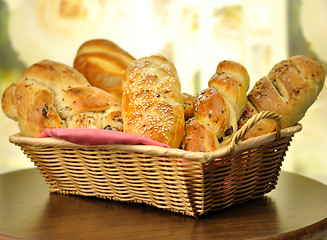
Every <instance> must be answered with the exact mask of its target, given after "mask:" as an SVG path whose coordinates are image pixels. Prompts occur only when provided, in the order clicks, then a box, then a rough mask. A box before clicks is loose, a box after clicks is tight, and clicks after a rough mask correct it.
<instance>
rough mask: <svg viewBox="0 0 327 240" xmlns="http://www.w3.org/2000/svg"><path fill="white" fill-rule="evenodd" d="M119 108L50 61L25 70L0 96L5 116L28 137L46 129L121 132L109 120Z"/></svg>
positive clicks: (117, 101)
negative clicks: (105, 129) (106, 128)
mask: <svg viewBox="0 0 327 240" xmlns="http://www.w3.org/2000/svg"><path fill="white" fill-rule="evenodd" d="M120 106H121V101H120V99H119V98H117V97H115V96H114V95H112V94H110V93H107V92H106V91H104V90H101V89H99V88H96V87H93V86H91V85H90V84H89V83H88V81H87V80H86V79H85V77H84V76H83V75H82V74H81V73H79V72H78V71H77V70H75V69H74V68H71V67H69V66H67V65H64V64H61V63H58V62H54V61H50V60H43V61H41V62H38V63H35V64H33V65H32V66H30V67H29V68H27V69H26V71H25V72H24V74H23V76H22V77H21V79H20V80H18V81H17V82H16V83H14V84H12V85H10V86H9V87H8V88H7V89H6V90H5V92H4V94H3V96H2V109H3V111H4V113H5V114H6V115H7V116H8V117H9V118H12V119H14V120H16V121H18V125H19V128H20V131H21V133H22V134H23V135H24V136H29V137H37V136H38V135H39V134H40V133H41V132H42V131H43V130H44V129H45V128H62V127H71V128H76V127H86V128H105V127H106V125H108V124H110V123H111V124H112V125H117V124H120V127H119V129H120V130H121V131H122V127H123V126H122V122H121V120H117V119H115V118H113V116H112V110H113V109H114V110H119V111H120ZM96 115H98V116H96ZM108 118H109V119H108ZM105 124H106V125H105Z"/></svg>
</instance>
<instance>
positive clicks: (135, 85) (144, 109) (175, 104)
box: [122, 55, 185, 148]
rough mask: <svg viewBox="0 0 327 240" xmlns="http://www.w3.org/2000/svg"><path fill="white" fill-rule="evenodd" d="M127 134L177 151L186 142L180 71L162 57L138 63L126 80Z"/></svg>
mask: <svg viewBox="0 0 327 240" xmlns="http://www.w3.org/2000/svg"><path fill="white" fill-rule="evenodd" d="M122 118H123V123H124V132H128V133H133V134H136V135H140V136H144V137H148V138H151V139H153V140H156V141H159V142H162V143H165V144H167V145H169V146H170V147H173V148H179V147H180V145H181V142H182V139H183V133H184V127H185V121H184V110H183V96H182V93H181V86H180V81H179V78H178V75H177V72H176V69H175V67H174V65H173V64H172V63H170V62H169V61H168V60H167V59H166V58H164V57H162V56H157V55H153V56H149V57H144V58H141V59H138V60H136V61H134V62H133V63H132V64H131V65H130V66H129V67H128V68H127V70H126V72H125V74H124V77H123V98H122Z"/></svg>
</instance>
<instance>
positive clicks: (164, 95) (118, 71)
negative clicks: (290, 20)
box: [2, 39, 325, 152]
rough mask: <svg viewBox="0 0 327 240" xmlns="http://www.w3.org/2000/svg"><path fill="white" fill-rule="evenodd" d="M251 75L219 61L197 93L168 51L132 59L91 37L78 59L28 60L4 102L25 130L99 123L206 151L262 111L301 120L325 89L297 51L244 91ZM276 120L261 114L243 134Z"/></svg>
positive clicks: (286, 121) (316, 66)
mask: <svg viewBox="0 0 327 240" xmlns="http://www.w3.org/2000/svg"><path fill="white" fill-rule="evenodd" d="M249 80H250V79H249V75H248V72H247V70H246V68H245V67H244V66H242V65H241V64H240V63H237V62H235V61H221V62H220V63H219V64H218V66H217V68H216V72H215V74H214V75H213V76H212V77H211V78H210V79H209V81H208V87H207V88H206V89H203V90H201V91H200V92H199V93H198V94H196V96H193V95H191V94H188V93H182V92H181V83H180V80H179V77H178V73H177V71H176V69H175V67H174V65H173V64H172V63H171V62H169V61H168V60H167V59H166V58H165V57H163V56H158V55H152V56H148V57H143V58H139V59H135V58H134V57H132V56H131V55H130V54H129V53H128V52H126V51H124V50H123V49H121V48H120V47H119V46H118V45H116V44H115V43H113V42H111V41H109V40H105V39H94V40H90V41H87V42H85V43H84V44H83V45H82V46H80V48H79V49H78V51H77V54H76V58H75V59H74V63H73V67H70V66H68V65H65V64H62V63H59V62H55V61H51V60H42V61H40V62H37V63H35V64H33V65H31V66H30V67H28V68H27V69H26V71H25V72H24V73H23V75H22V77H21V78H20V79H19V80H18V81H17V82H15V83H12V84H11V85H10V86H8V87H7V89H6V90H5V91H4V93H3V96H2V109H3V112H4V113H5V114H6V115H7V116H8V117H9V118H11V119H13V120H15V121H17V122H18V126H19V128H20V131H21V133H22V135H24V136H28V137H37V136H38V135H39V134H40V133H41V132H42V131H43V130H44V129H45V128H99V129H108V130H115V131H124V132H128V133H133V134H137V135H141V136H144V137H148V138H151V139H154V140H157V141H159V142H162V143H165V144H167V145H169V146H171V147H173V148H182V149H184V150H187V151H197V152H198V151H200V152H209V151H214V150H216V149H218V148H220V147H223V146H225V145H227V144H228V143H229V142H230V140H231V138H232V136H233V135H234V134H235V132H236V131H237V130H238V129H239V128H241V127H242V126H243V125H244V124H245V123H246V122H247V121H248V120H249V119H250V118H251V117H252V116H254V115H255V114H257V113H259V112H261V111H270V112H275V113H278V114H280V115H281V117H282V118H281V123H282V128H286V127H289V126H292V125H295V124H296V123H298V122H299V121H300V120H301V119H302V118H303V117H304V115H305V113H306V111H307V109H308V108H309V107H310V106H311V105H312V104H313V103H314V101H315V100H316V98H317V96H318V95H319V93H320V91H321V90H322V88H323V85H324V80H325V70H324V68H323V67H322V66H321V64H320V63H319V62H318V61H317V60H315V59H312V58H309V57H306V56H293V57H290V58H289V59H286V60H283V61H281V62H279V63H277V64H276V65H275V66H274V67H273V68H272V69H271V70H270V71H269V73H268V74H267V76H264V77H263V78H261V79H260V80H259V81H257V82H256V83H255V85H254V87H253V88H252V90H251V91H250V92H249V93H248V94H247V91H248V88H249ZM275 128H276V126H275V122H274V121H273V120H269V119H262V120H260V121H259V122H258V123H256V124H255V126H254V127H252V128H251V129H250V131H249V132H248V133H247V134H246V136H245V137H244V139H249V138H252V137H256V136H259V135H262V134H266V133H271V132H273V131H275Z"/></svg>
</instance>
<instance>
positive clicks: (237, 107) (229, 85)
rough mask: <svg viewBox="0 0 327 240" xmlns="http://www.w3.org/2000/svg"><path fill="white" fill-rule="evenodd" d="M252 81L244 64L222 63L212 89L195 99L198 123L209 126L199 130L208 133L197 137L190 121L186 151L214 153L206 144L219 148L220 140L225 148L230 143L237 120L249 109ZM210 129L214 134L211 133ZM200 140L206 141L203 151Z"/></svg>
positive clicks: (210, 85) (199, 134) (195, 112)
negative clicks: (248, 92) (247, 107)
mask: <svg viewBox="0 0 327 240" xmlns="http://www.w3.org/2000/svg"><path fill="white" fill-rule="evenodd" d="M249 81H250V79H249V75H248V73H247V70H246V69H245V68H244V67H243V66H242V65H241V64H240V63H237V62H234V61H227V60H226V61H222V62H219V64H218V66H217V69H216V73H215V74H214V75H213V76H212V77H211V78H210V80H209V82H208V86H209V88H206V89H204V90H203V91H201V92H200V93H199V94H198V95H197V97H196V98H195V100H194V120H196V121H198V122H199V123H201V124H202V125H204V126H205V128H204V127H197V131H204V132H203V133H200V132H199V133H197V135H196V134H194V133H193V132H192V131H193V130H194V127H188V126H187V125H188V124H190V123H192V124H194V123H193V122H188V123H187V124H186V132H185V137H184V142H187V144H184V145H183V147H184V149H185V150H190V151H203V150H206V151H207V150H210V151H212V149H211V148H210V147H203V146H202V145H204V146H216V147H217V145H215V144H212V143H213V142H215V141H218V142H219V146H218V147H221V146H224V145H227V144H228V143H229V142H230V140H231V138H232V136H233V134H234V133H235V132H236V130H237V121H238V119H239V118H240V116H241V115H242V113H243V111H244V109H245V107H246V102H247V95H246V90H247V89H248V87H249ZM198 125H199V124H198ZM209 130H210V131H211V132H212V133H213V134H209V133H208V131H209ZM188 131H191V132H188ZM191 136H192V137H191ZM196 136H198V137H199V139H197V138H196ZM204 136H205V137H204ZM210 137H211V138H214V139H210ZM186 139H187V140H186ZM199 141H206V142H203V143H201V145H198V146H199V148H198V149H196V146H197V143H198V142H199Z"/></svg>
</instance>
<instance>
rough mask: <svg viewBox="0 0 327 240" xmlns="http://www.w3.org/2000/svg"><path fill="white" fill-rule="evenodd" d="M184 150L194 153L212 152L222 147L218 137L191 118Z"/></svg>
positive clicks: (183, 145) (186, 129)
mask: <svg viewBox="0 0 327 240" xmlns="http://www.w3.org/2000/svg"><path fill="white" fill-rule="evenodd" d="M185 132H186V133H187V135H186V136H185V137H184V139H183V143H182V148H183V149H185V150H187V151H193V152H211V151H214V150H216V149H218V148H219V147H220V144H219V142H218V140H217V137H216V135H215V134H214V133H213V132H212V131H211V130H210V129H209V128H208V127H206V126H205V125H204V124H202V123H200V122H199V121H198V120H195V119H193V118H191V119H190V120H189V121H188V122H187V124H186V128H185Z"/></svg>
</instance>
